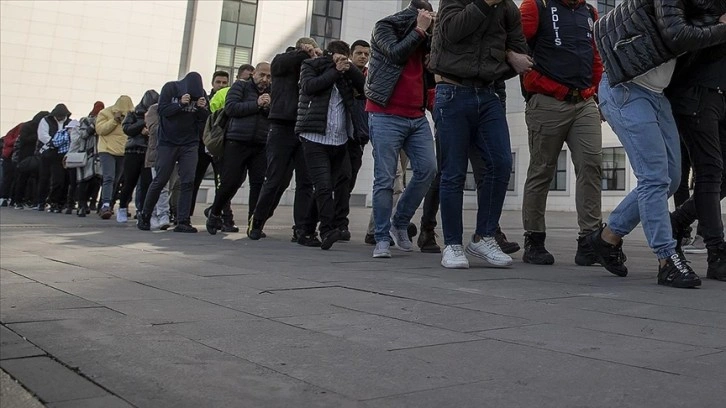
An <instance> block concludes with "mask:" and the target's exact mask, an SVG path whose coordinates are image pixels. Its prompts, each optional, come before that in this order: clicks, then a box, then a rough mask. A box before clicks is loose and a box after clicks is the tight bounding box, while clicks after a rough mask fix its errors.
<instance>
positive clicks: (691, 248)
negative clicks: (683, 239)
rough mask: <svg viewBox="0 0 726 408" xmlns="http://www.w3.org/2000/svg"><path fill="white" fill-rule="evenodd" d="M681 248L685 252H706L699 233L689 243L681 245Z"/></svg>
mask: <svg viewBox="0 0 726 408" xmlns="http://www.w3.org/2000/svg"><path fill="white" fill-rule="evenodd" d="M682 250H683V253H685V254H705V253H706V252H708V250H707V249H706V244H705V243H704V242H703V237H702V236H700V235H696V236H695V237H693V241H691V243H690V244H688V245H683V247H682Z"/></svg>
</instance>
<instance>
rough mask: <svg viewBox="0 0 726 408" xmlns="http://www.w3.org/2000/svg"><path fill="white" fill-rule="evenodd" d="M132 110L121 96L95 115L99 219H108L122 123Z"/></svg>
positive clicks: (121, 162)
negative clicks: (99, 189)
mask: <svg viewBox="0 0 726 408" xmlns="http://www.w3.org/2000/svg"><path fill="white" fill-rule="evenodd" d="M133 110H134V104H133V102H131V98H129V97H128V96H126V95H121V96H120V97H119V98H118V100H116V103H115V104H113V105H112V106H109V107H108V108H106V109H104V110H102V111H101V112H99V113H98V117H97V118H96V133H97V134H98V156H99V158H100V160H101V173H102V174H103V185H102V187H101V203H102V206H101V211H100V212H99V214H100V216H101V218H103V219H104V220H107V219H109V218H111V215H112V209H113V202H114V201H115V198H114V192H115V191H116V190H117V186H118V182H119V179H120V178H121V174H123V165H124V151H125V146H126V134H125V133H124V130H123V127H122V125H121V124H122V123H123V121H124V119H125V118H126V116H127V115H128V114H129V112H132V111H133Z"/></svg>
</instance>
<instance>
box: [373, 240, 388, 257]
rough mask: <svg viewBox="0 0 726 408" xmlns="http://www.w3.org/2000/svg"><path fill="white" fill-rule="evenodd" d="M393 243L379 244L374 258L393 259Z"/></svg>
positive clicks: (374, 251) (374, 252)
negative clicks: (391, 248)
mask: <svg viewBox="0 0 726 408" xmlns="http://www.w3.org/2000/svg"><path fill="white" fill-rule="evenodd" d="M390 247H391V243H390V242H388V241H382V242H377V243H376V247H375V248H374V249H373V257H374V258H390V257H391V250H390Z"/></svg>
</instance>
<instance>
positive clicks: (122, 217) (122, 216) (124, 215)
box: [116, 208, 129, 223]
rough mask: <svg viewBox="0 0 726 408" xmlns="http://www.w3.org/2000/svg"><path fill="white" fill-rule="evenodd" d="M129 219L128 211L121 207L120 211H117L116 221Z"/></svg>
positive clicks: (122, 221)
mask: <svg viewBox="0 0 726 408" xmlns="http://www.w3.org/2000/svg"><path fill="white" fill-rule="evenodd" d="M128 221H129V213H128V211H126V209H125V208H119V209H118V212H117V213H116V222H118V223H126V222H128Z"/></svg>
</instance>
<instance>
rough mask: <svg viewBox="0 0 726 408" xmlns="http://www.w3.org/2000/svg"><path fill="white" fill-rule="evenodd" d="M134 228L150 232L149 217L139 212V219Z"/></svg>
mask: <svg viewBox="0 0 726 408" xmlns="http://www.w3.org/2000/svg"><path fill="white" fill-rule="evenodd" d="M136 228H138V229H140V230H141V231H149V230H151V215H146V214H144V213H143V212H141V214H140V217H139V219H138V220H136Z"/></svg>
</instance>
